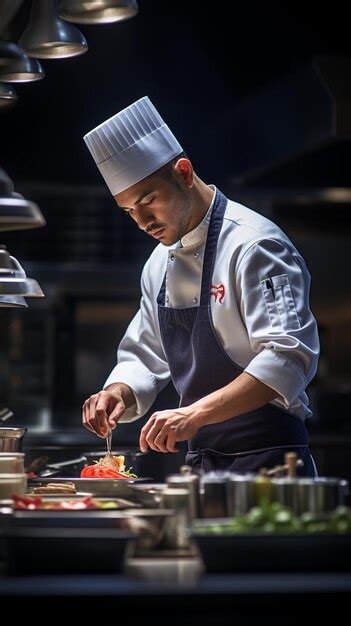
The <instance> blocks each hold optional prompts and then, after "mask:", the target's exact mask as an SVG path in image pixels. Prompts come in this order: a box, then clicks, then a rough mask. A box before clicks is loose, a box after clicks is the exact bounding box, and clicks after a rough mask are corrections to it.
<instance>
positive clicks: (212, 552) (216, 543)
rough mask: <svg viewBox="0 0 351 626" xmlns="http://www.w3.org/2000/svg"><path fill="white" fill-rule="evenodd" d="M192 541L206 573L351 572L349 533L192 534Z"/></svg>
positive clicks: (350, 539) (194, 531) (350, 537)
mask: <svg viewBox="0 0 351 626" xmlns="http://www.w3.org/2000/svg"><path fill="white" fill-rule="evenodd" d="M203 521H204V520H201V522H203ZM191 537H192V539H193V540H194V541H195V542H196V544H197V546H198V548H199V551H200V553H201V556H202V559H203V562H204V565H205V568H206V571H207V572H216V573H228V572H291V571H314V572H322V571H351V533H348V534H340V535H336V534H329V533H328V534H327V533H325V534H310V533H309V534H307V533H306V534H296V535H293V534H292V535H287V534H264V533H253V532H250V533H245V534H244V533H243V534H237V533H235V534H223V535H220V534H218V535H214V534H212V533H211V534H210V533H208V534H206V533H203V532H202V533H200V532H197V531H196V530H193V531H192V532H191Z"/></svg>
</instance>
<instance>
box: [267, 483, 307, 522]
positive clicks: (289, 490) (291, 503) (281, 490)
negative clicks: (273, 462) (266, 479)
mask: <svg viewBox="0 0 351 626" xmlns="http://www.w3.org/2000/svg"><path fill="white" fill-rule="evenodd" d="M298 484H299V479H298V478H273V479H272V486H273V500H274V501H275V502H279V503H280V504H283V505H284V506H288V507H289V508H291V509H292V511H293V512H294V513H295V515H299V508H300V507H299V490H298Z"/></svg>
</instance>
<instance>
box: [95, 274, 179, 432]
mask: <svg viewBox="0 0 351 626" xmlns="http://www.w3.org/2000/svg"><path fill="white" fill-rule="evenodd" d="M141 291H142V297H141V301H140V308H139V310H138V312H137V313H136V315H135V316H134V318H133V319H132V321H131V323H130V324H129V326H128V328H127V330H126V333H125V335H124V336H123V338H122V340H121V342H120V344H119V346H118V350H117V365H116V367H114V369H113V370H112V372H111V374H110V375H109V377H108V378H107V380H106V382H105V385H104V389H106V387H108V386H109V385H111V384H112V383H117V382H119V383H125V384H127V385H129V387H130V388H131V389H132V391H133V393H134V395H135V398H136V404H134V405H133V406H132V407H130V408H129V409H127V411H125V413H124V415H123V417H122V419H121V420H120V421H121V422H131V421H134V420H136V419H139V418H140V417H142V416H143V415H145V413H146V412H147V411H148V410H149V408H150V407H151V405H152V404H153V402H154V401H155V399H156V396H157V394H158V393H159V392H160V391H161V390H162V389H163V387H165V385H166V384H167V383H168V382H169V380H170V372H169V367H168V363H167V361H166V357H165V354H164V351H163V346H162V341H161V336H160V329H159V324H158V315H157V303H156V297H153V293H154V289H153V286H152V284H151V280H150V262H148V263H147V264H146V265H145V268H144V270H143V273H142V277H141Z"/></svg>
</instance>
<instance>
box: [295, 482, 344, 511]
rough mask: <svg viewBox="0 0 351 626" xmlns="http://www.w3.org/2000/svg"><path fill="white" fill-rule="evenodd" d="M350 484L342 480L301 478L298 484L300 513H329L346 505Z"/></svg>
mask: <svg viewBox="0 0 351 626" xmlns="http://www.w3.org/2000/svg"><path fill="white" fill-rule="evenodd" d="M348 488H349V484H348V481H347V480H344V479H341V478H322V477H320V478H313V479H311V478H310V479H308V478H301V479H300V480H299V483H298V503H299V513H305V512H310V513H329V512H330V511H333V510H334V509H335V508H336V507H337V506H339V505H342V504H345V502H346V498H347V495H348Z"/></svg>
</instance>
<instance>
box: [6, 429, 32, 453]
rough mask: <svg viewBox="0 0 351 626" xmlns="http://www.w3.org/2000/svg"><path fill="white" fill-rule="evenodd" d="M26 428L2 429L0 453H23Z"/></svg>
mask: <svg viewBox="0 0 351 626" xmlns="http://www.w3.org/2000/svg"><path fill="white" fill-rule="evenodd" d="M26 432H27V429H26V428H0V452H22V446H23V437H24V435H25V434H26Z"/></svg>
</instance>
